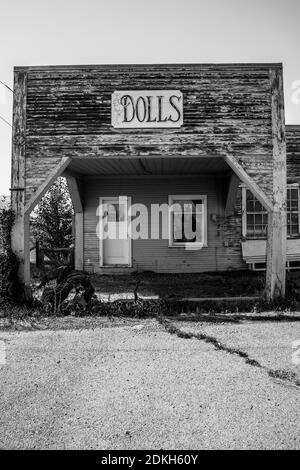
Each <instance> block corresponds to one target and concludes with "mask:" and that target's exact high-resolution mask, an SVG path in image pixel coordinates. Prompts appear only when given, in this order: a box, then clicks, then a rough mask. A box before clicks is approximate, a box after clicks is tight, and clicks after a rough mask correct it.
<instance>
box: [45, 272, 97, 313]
mask: <svg viewBox="0 0 300 470" xmlns="http://www.w3.org/2000/svg"><path fill="white" fill-rule="evenodd" d="M49 281H51V282H52V286H51V287H47V284H48V283H49ZM53 281H56V283H55V284H54V285H53ZM40 287H44V291H43V294H42V297H41V303H42V305H43V310H44V312H45V313H49V314H54V315H55V314H63V315H66V314H69V313H71V312H74V314H76V313H78V312H80V314H84V313H88V312H89V307H90V304H91V301H92V298H93V296H94V292H95V289H94V287H93V285H92V283H91V281H90V276H89V274H88V273H86V272H84V271H76V270H73V269H72V268H70V267H61V268H58V269H55V270H53V271H51V272H50V273H48V274H47V275H45V276H44V277H43V278H42V282H41V284H40ZM72 291H74V295H73V297H72V298H71V299H68V297H69V295H70V293H71V292H72ZM67 299H68V301H67V302H65V301H66V300H67Z"/></svg>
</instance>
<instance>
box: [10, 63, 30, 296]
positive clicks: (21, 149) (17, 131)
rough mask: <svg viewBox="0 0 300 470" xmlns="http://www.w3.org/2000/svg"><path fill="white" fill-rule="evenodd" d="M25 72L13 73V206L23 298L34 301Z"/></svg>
mask: <svg viewBox="0 0 300 470" xmlns="http://www.w3.org/2000/svg"><path fill="white" fill-rule="evenodd" d="M26 94H27V74H26V72H15V74H14V105H13V110H14V111H13V131H12V170H11V207H12V210H13V211H14V214H15V222H14V226H13V228H12V234H11V245H12V250H13V252H14V253H15V254H16V256H17V258H18V260H19V263H20V265H19V278H20V281H21V283H22V284H23V286H24V298H25V300H26V301H29V300H31V289H30V248H29V217H28V216H26V215H25V144H26V140H25V139H26Z"/></svg>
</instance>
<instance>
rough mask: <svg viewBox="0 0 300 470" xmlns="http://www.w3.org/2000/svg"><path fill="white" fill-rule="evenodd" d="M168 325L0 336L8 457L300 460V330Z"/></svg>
mask: <svg viewBox="0 0 300 470" xmlns="http://www.w3.org/2000/svg"><path fill="white" fill-rule="evenodd" d="M167 325H168V326H167V327H166V325H164V324H161V323H159V322H158V321H157V320H155V319H147V320H134V319H122V318H116V319H113V320H109V319H107V318H96V319H85V318H74V319H69V318H66V319H57V320H52V321H49V322H47V321H44V322H42V321H41V322H40V323H39V324H36V325H35V327H32V326H30V324H28V328H27V330H23V331H12V330H7V331H0V346H1V347H0V394H1V401H0V448H2V449H74V448H77V449H237V448H238V449H300V437H299V436H300V406H299V405H300V388H299V386H297V385H296V382H297V377H298V378H300V377H299V372H300V364H298V358H299V355H297V350H296V349H293V346H295V345H296V344H298V343H299V341H300V322H284V323H282V322H279V323H277V322H274V321H269V322H259V321H256V322H247V321H244V322H241V323H238V324H231V323H226V324H225V323H221V324H210V323H207V322H206V323H200V322H192V323H191V322H182V321H175V320H170V322H169V323H168V324H167ZM170 325H171V326H172V327H173V330H172V329H171V328H170ZM24 328H26V325H25V324H24V325H23V329H24ZM180 335H182V336H181V337H180ZM190 336H192V337H190ZM199 338H201V339H199ZM214 340H216V341H215V342H214ZM218 345H221V346H222V347H225V348H226V347H227V348H228V350H226V349H224V348H223V349H222V347H221V348H220V347H219V346H218ZM299 347H300V346H299ZM238 352H242V353H243V354H242V355H239V354H238ZM247 358H251V359H252V362H251V361H249V362H247ZM253 360H255V361H256V362H257V364H258V365H257V364H255V362H253ZM270 370H281V371H285V372H286V374H285V375H284V374H281V375H280V376H272V375H270V373H269V372H270Z"/></svg>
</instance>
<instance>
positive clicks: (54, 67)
mask: <svg viewBox="0 0 300 470" xmlns="http://www.w3.org/2000/svg"><path fill="white" fill-rule="evenodd" d="M128 67H134V68H143V67H150V68H152V67H153V68H156V67H157V68H159V67H166V68H168V67H191V68H192V67H195V68H202V69H205V68H207V69H210V68H219V67H220V68H221V67H223V68H224V67H225V68H229V69H230V68H236V69H238V68H242V69H270V68H272V69H273V68H279V69H282V68H283V64H282V62H278V63H271V62H270V63H268V62H266V63H265V62H261V63H260V62H254V63H203V64H201V63H198V62H195V63H157V64H153V63H150V64H134V63H131V64H94V65H93V64H91V65H87V64H86V65H27V66H15V67H14V71H15V72H18V71H39V70H40V71H43V70H85V69H100V70H101V69H104V70H105V69H109V68H113V69H114V68H128Z"/></svg>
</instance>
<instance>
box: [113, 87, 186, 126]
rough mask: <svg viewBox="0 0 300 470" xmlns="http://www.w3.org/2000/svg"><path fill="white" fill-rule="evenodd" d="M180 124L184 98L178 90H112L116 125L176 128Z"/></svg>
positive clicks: (114, 123) (114, 124) (181, 122)
mask: <svg viewBox="0 0 300 470" xmlns="http://www.w3.org/2000/svg"><path fill="white" fill-rule="evenodd" d="M182 124H183V98H182V93H181V92H180V91H178V90H151V91H147V90H146V91H143V90H132V91H115V92H114V93H113V95H112V125H113V127H115V128H146V127H148V128H156V127H157V128H168V127H170V128H172V127H174V128H178V127H181V126H182Z"/></svg>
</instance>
